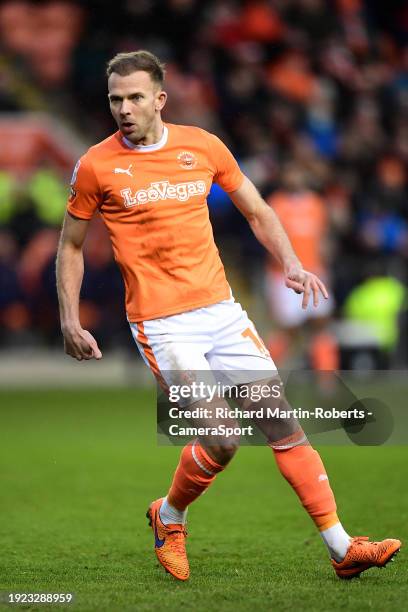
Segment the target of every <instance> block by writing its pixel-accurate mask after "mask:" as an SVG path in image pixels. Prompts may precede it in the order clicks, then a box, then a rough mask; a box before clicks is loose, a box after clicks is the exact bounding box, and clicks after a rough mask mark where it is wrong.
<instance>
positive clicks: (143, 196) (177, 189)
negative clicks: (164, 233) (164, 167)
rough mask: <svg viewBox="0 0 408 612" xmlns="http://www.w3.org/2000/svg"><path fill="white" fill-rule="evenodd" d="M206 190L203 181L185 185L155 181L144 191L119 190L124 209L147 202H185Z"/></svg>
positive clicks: (128, 188) (127, 188) (190, 182)
mask: <svg viewBox="0 0 408 612" xmlns="http://www.w3.org/2000/svg"><path fill="white" fill-rule="evenodd" d="M206 190H207V187H206V184H205V181H189V182H187V183H177V184H176V185H172V184H171V183H170V182H169V181H157V182H156V183H150V186H149V187H147V188H146V189H139V190H138V191H135V192H134V193H132V189H131V188H130V187H126V189H121V191H120V193H121V196H122V197H123V201H124V204H125V206H126V208H131V207H132V206H137V205H138V204H147V202H157V201H158V200H180V202H185V201H186V200H188V199H189V198H191V197H192V196H196V195H203V194H205V192H206Z"/></svg>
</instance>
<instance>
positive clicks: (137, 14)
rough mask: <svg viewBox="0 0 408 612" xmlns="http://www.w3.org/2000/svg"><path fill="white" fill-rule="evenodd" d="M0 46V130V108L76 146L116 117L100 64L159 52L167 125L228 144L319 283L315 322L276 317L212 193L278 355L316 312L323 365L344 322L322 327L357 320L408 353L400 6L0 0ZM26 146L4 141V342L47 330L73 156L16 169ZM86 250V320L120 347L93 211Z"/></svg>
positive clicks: (221, 201) (113, 288)
mask: <svg viewBox="0 0 408 612" xmlns="http://www.w3.org/2000/svg"><path fill="white" fill-rule="evenodd" d="M0 46H1V47H0V48H1V53H0V142H2V134H1V132H2V127H1V125H2V123H1V118H2V117H3V118H4V117H5V118H6V119H7V129H10V124H11V129H12V130H13V129H14V127H15V125H17V124H18V122H19V118H21V117H23V116H27V113H31V114H30V116H32V117H34V118H33V119H31V121H32V122H34V123H35V121H36V119H35V115H32V113H40V114H41V116H44V115H47V116H50V117H52V118H53V120H54V121H57V122H60V123H61V124H62V123H63V124H64V125H65V126H68V127H69V130H70V131H71V132H72V134H73V135H75V137H76V138H77V139H78V140H79V141H80V142H81V143H82V150H83V151H84V150H85V149H86V148H87V146H89V145H91V144H93V143H94V142H96V141H98V140H101V139H103V138H105V137H106V136H107V135H109V134H110V133H111V132H112V131H114V129H115V128H114V125H113V122H112V118H111V117H110V114H109V109H108V105H107V98H106V79H105V76H104V71H105V65H106V62H107V60H108V59H109V58H110V57H112V55H114V54H115V53H116V52H119V51H128V50H133V49H138V48H146V49H148V50H150V51H152V52H153V53H156V54H157V55H158V56H159V57H160V58H161V59H162V60H163V61H164V62H165V63H166V69H167V75H166V91H167V92H168V94H169V98H168V103H167V106H166V111H165V114H164V118H165V120H167V121H169V122H174V123H184V124H194V125H199V126H201V127H203V128H205V129H207V130H209V131H212V132H214V133H216V134H218V135H219V136H220V137H221V138H222V139H223V140H224V142H225V143H226V144H227V145H228V146H229V147H230V148H231V150H232V151H233V152H234V154H235V156H236V157H237V159H238V160H239V163H240V165H241V167H242V169H243V171H244V172H245V173H246V174H247V175H248V176H249V177H250V178H251V179H252V180H253V181H254V183H255V184H256V185H257V187H258V189H259V190H260V192H261V193H262V195H263V196H264V197H265V198H266V199H267V200H268V202H269V203H270V205H271V206H273V207H274V208H276V210H277V212H278V214H280V215H281V219H282V222H283V224H284V226H285V228H286V230H287V231H288V233H289V236H290V237H291V239H292V240H293V242H294V244H295V248H296V250H297V251H298V252H299V254H300V253H301V254H302V260H303V261H304V265H305V267H306V265H308V266H309V268H311V269H312V271H315V272H316V273H319V274H321V275H322V276H323V277H324V278H325V279H326V281H327V283H328V285H329V286H330V288H331V292H332V296H333V297H332V299H331V302H330V307H329V308H326V310H325V311H324V312H320V313H319V314H318V316H315V315H314V314H313V313H309V314H308V313H306V315H305V316H304V317H303V318H302V319H299V318H296V317H295V318H291V316H290V308H289V306H288V308H287V309H285V308H284V309H283V310H284V311H285V312H283V314H282V313H281V312H280V311H281V310H282V308H279V305H280V306H282V304H283V305H285V304H286V299H287V297H285V294H284V295H283V296H282V297H280V295H281V294H280V293H279V288H276V287H278V285H277V283H279V282H281V281H280V280H279V278H278V271H277V270H276V269H275V266H274V264H273V262H271V261H269V260H268V257H267V256H266V255H265V253H264V251H263V249H262V248H261V247H260V246H259V245H258V244H257V243H256V240H255V238H254V237H253V236H252V234H251V232H250V230H249V228H248V227H247V225H246V222H245V220H244V219H242V218H241V217H240V215H239V214H238V213H237V212H236V211H235V210H234V209H233V207H232V205H231V203H230V201H229V199H228V198H227V197H226V196H225V194H223V193H222V192H221V190H220V189H217V187H214V188H213V191H212V194H211V197H210V210H211V216H212V220H213V224H214V229H215V234H216V239H217V241H218V242H219V244H220V247H221V250H222V252H223V256H224V257H225V259H226V261H227V264H228V262H229V261H233V262H235V269H239V270H241V272H242V275H243V277H244V279H247V280H246V281H245V280H244V281H242V291H247V292H249V293H251V292H254V291H259V290H260V288H261V289H262V290H263V291H264V296H265V303H266V304H267V306H268V309H269V312H268V316H269V317H270V320H271V330H270V331H271V334H270V337H269V339H268V342H269V343H270V347H271V350H272V353H273V355H274V356H275V358H278V359H285V358H286V357H287V356H288V355H289V354H290V348H291V347H293V346H298V345H297V344H296V343H298V342H301V340H299V339H298V338H299V333H300V335H302V334H303V333H304V330H305V329H306V327H307V326H308V325H309V323H310V319H314V321H312V323H313V325H312V327H313V329H314V330H315V331H316V334H318V338H319V342H320V344H319V342H317V348H316V353H315V355H314V357H312V361H313V360H316V359H317V362H316V363H317V367H318V362H319V359H320V357H319V355H321V354H322V351H321V350H320V349H321V341H322V340H323V339H324V337H326V340H327V342H326V345H325V346H326V348H325V350H324V351H323V353H325V355H326V357H327V359H326V361H325V363H326V365H327V364H330V365H331V366H332V367H335V366H336V365H337V366H338V365H339V362H338V361H336V359H337V358H334V357H333V355H335V352H334V351H333V350H331V348H330V347H331V346H332V344H331V343H332V339H333V337H334V336H335V337H336V338H337V342H339V341H340V342H342V341H344V343H345V344H347V342H348V343H349V344H350V337H351V338H352V339H353V340H355V334H356V332H355V331H352V332H350V331H347V330H346V331H344V330H345V328H344V326H343V327H341V326H339V327H338V329H337V331H335V332H334V333H332V332H333V329H334V330H336V326H335V325H333V321H343V322H344V321H348V322H353V321H354V322H358V323H359V326H358V329H360V330H362V329H364V325H363V323H364V324H366V331H367V334H366V335H365V336H364V334H363V336H364V337H362V338H361V343H362V344H364V343H366V344H367V342H368V344H370V343H371V345H373V346H375V347H376V350H378V351H379V352H380V353H382V354H383V355H387V356H390V355H393V354H395V352H396V351H399V355H400V359H402V360H404V359H406V352H405V350H404V347H402V349H401V344H403V343H404V342H405V343H406V342H407V335H406V329H405V326H406V323H405V319H406V315H405V310H406V286H407V282H408V275H407V262H408V206H407V166H408V4H407V3H406V2H404V1H403V0H389V1H388V2H386V3H384V2H383V1H382V0H365V1H364V0H253V1H245V0H218V1H213V0H207V1H204V0H156V1H155V0H124V1H117V2H115V5H114V7H113V6H112V5H110V4H109V3H102V2H97V1H90V2H86V3H80V2H70V1H68V0H65V1H64V0H54V1H50V2H38V1H37V2H29V1H24V0H5V1H4V2H2V4H1V6H0ZM14 124H15V125H14ZM52 132H53V134H54V137H55V139H56V140H57V141H58V140H61V139H63V135H62V134H61V135H58V130H52ZM12 133H13V132H11V134H12ZM23 144H24V146H26V145H27V138H26V137H25V131H24V130H20V132H19V134H18V136H16V137H13V135H11V136H8V137H7V144H6V147H7V149H4V150H5V151H6V150H7V153H4V154H2V153H1V152H0V164H1V165H0V323H1V333H0V346H2V345H5V344H8V343H10V344H11V343H16V342H21V343H27V342H37V343H38V342H40V343H45V344H50V343H55V342H60V338H59V328H58V318H57V315H56V306H57V304H56V296H55V278H54V263H53V262H54V257H55V250H56V246H57V241H58V231H59V226H60V223H61V220H62V216H63V214H64V207H65V198H66V194H67V191H68V189H67V185H68V183H69V173H70V170H69V168H72V167H73V165H74V164H75V161H76V159H75V158H74V156H72V159H70V156H69V155H67V154H65V157H64V158H63V156H61V155H60V154H58V146H54V145H53V147H51V148H50V147H49V146H48V147H42V148H41V153H39V152H38V151H37V149H35V151H36V152H31V153H30V154H28V153H27V154H26V156H25V162H24V164H23V163H22V162H21V159H22V154H21V150H19V146H20V147H21V146H23ZM77 148H78V147H77ZM79 148H80V147H79ZM14 149H15V151H14ZM45 150H46V152H44V151H45ZM14 154H15V155H16V159H17V160H19V161H18V163H17V162H16V163H14V162H13V155H14ZM27 160H28V161H29V163H27ZM85 257H86V275H85V279H84V287H83V293H82V297H83V299H82V304H81V318H82V322H83V325H84V326H87V327H88V328H90V329H91V330H93V331H94V332H95V333H97V334H98V337H102V340H101V341H102V344H104V343H105V345H106V346H108V347H109V346H116V345H118V344H120V343H121V342H122V341H123V338H124V336H125V335H126V336H127V334H128V332H127V330H126V326H125V323H124V315H123V306H122V299H123V288H122V283H121V279H120V277H119V273H118V272H117V270H116V268H115V266H114V264H113V263H112V257H111V250H110V246H109V243H108V241H107V237H106V233H105V232H104V229H103V227H102V226H101V224H100V222H98V221H96V222H95V223H94V224H93V226H92V230H91V232H90V236H89V239H88V240H87V246H86V252H85ZM251 279H255V280H253V282H252V280H251ZM274 287H275V288H274ZM277 296H279V299H277ZM277 305H278V307H277ZM288 312H289V314H288ZM116 315H117V316H116ZM309 315H310V316H309ZM272 322H274V325H272ZM274 329H275V330H279V331H275V332H274V331H273V330H274ZM347 329H349V328H347ZM355 329H357V328H356V327H355V328H353V330H355ZM302 330H303V331H302ZM339 330H340V331H339ZM370 330H371V332H372V333H371V335H370V333H369V332H370ZM266 331H269V330H266ZM315 331H313V330H312V332H310V333H312V335H313V334H315ZM307 333H309V332H307ZM404 334H405V335H404ZM324 335H325V336H324ZM329 336H330V337H329ZM316 338H317V336H316ZM351 344H352V343H351ZM319 347H320V348H319ZM319 350H320V353H319ZM401 356H402V357H401ZM323 361H324V360H323ZM386 361H387V360H386ZM323 367H324V364H323Z"/></svg>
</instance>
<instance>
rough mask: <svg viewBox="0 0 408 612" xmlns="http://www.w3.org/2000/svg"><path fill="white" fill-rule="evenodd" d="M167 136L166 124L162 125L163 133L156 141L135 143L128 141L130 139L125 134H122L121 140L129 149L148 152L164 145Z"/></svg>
mask: <svg viewBox="0 0 408 612" xmlns="http://www.w3.org/2000/svg"><path fill="white" fill-rule="evenodd" d="M168 136H169V130H168V128H167V126H166V125H163V134H162V136H161V138H160V140H158V141H157V142H154V143H153V144H151V145H135V144H133V143H132V142H130V140H128V139H127V138H126V137H125V136H122V142H123V144H125V145H126V146H127V147H128V148H129V149H133V150H134V151H139V152H140V153H150V152H151V151H158V150H159V149H161V148H162V147H164V145H165V144H166V142H167V138H168Z"/></svg>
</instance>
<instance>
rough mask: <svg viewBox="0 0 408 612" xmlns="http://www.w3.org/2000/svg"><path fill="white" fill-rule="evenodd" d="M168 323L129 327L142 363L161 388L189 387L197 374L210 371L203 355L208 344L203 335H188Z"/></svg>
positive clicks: (132, 325) (160, 322) (159, 320)
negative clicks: (149, 370)
mask: <svg viewBox="0 0 408 612" xmlns="http://www.w3.org/2000/svg"><path fill="white" fill-rule="evenodd" d="M169 318H170V317H169ZM168 323H169V322H167V321H166V319H155V320H152V321H145V322H144V323H130V328H131V331H132V335H133V338H134V340H135V342H136V345H137V347H138V349H139V352H140V355H141V357H142V359H143V361H144V362H145V363H146V365H147V366H148V367H149V368H150V369H151V371H152V372H153V374H154V375H155V377H156V379H157V380H158V381H159V382H160V383H161V385H162V387H163V386H169V385H172V384H179V385H180V384H184V383H186V384H189V382H191V381H192V380H195V379H196V378H197V376H199V373H200V372H209V371H210V364H209V363H208V360H207V359H206V357H205V354H206V352H207V351H208V350H209V349H210V348H211V342H210V340H209V338H208V336H207V335H206V334H205V333H202V334H197V333H196V334H195V335H194V334H190V333H189V330H188V328H184V329H183V328H180V329H174V326H173V327H172V325H171V323H172V321H170V324H168ZM163 383H164V384H163ZM190 403H191V402H190Z"/></svg>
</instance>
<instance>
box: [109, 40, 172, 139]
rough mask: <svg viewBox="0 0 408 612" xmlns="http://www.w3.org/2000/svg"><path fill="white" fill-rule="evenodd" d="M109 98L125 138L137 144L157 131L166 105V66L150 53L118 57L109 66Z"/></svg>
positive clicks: (120, 55) (127, 54) (144, 52)
mask: <svg viewBox="0 0 408 612" xmlns="http://www.w3.org/2000/svg"><path fill="white" fill-rule="evenodd" d="M106 73H107V76H108V91H109V93H108V97H109V104H110V109H111V112H112V115H113V117H114V119H115V121H116V123H117V124H118V127H119V129H120V130H121V132H122V134H123V135H124V136H126V138H128V139H129V140H130V141H131V142H132V143H134V144H137V143H139V142H140V141H141V140H143V139H144V138H145V137H146V135H147V134H148V133H149V132H150V131H151V130H152V129H154V126H155V125H156V123H157V121H158V120H160V113H161V110H162V108H163V107H164V105H165V103H166V98H167V94H166V92H165V91H163V82H164V65H163V64H162V63H161V62H160V60H159V59H158V58H157V57H156V56H155V55H153V54H152V53H150V52H149V51H132V52H130V53H118V54H117V55H115V57H113V58H112V59H111V60H110V61H109V63H108V66H107V71H106Z"/></svg>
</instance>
